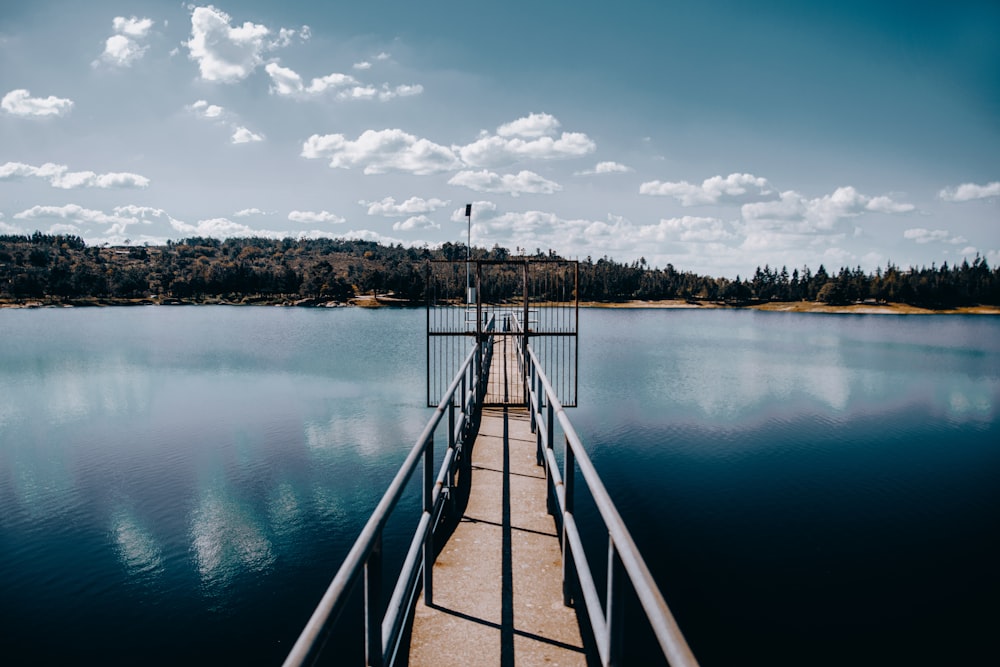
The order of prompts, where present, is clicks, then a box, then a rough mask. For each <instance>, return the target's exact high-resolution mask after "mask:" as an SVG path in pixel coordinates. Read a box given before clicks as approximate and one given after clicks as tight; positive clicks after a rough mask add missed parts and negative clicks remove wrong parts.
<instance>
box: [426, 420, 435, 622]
mask: <svg viewBox="0 0 1000 667" xmlns="http://www.w3.org/2000/svg"><path fill="white" fill-rule="evenodd" d="M433 502H434V436H433V435H432V436H431V437H430V438H429V439H428V440H427V447H426V448H425V449H424V511H425V512H427V513H428V514H430V515H431V517H432V518H433V516H434V505H433ZM433 587H434V526H433V525H431V526H430V527H429V528H428V530H427V534H426V535H425V536H424V603H425V604H426V605H427V606H428V607H429V606H431V605H432V604H434V589H433Z"/></svg>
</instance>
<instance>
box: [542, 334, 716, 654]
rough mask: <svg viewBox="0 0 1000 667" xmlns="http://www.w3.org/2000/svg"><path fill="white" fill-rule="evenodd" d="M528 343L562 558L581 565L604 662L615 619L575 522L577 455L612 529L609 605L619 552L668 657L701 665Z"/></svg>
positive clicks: (579, 574) (610, 651)
mask: <svg viewBox="0 0 1000 667" xmlns="http://www.w3.org/2000/svg"><path fill="white" fill-rule="evenodd" d="M525 349H526V350H527V354H528V358H529V362H528V363H529V369H528V373H527V375H528V384H529V388H528V396H529V399H528V400H529V409H530V410H531V412H532V423H533V425H534V426H535V427H536V432H537V434H538V441H539V448H540V452H539V454H540V457H541V445H542V444H544V446H545V460H546V468H547V470H548V475H547V476H548V477H549V481H550V485H551V487H552V493H553V494H554V495H555V496H556V499H557V502H558V504H559V511H560V513H561V515H562V519H563V522H562V523H563V534H564V536H565V539H564V549H563V562H564V563H566V562H568V561H569V562H572V564H573V567H574V568H575V569H576V570H577V572H576V574H577V579H578V581H579V584H580V587H581V589H582V593H583V596H584V599H585V603H586V604H587V607H588V611H589V612H590V613H589V614H588V615H589V616H590V619H591V624H592V630H593V631H594V635H595V639H596V640H597V642H596V643H597V646H598V651H599V653H600V657H601V661H602V662H603V663H604V664H609V663H610V662H612V659H613V658H612V654H613V649H612V646H611V643H612V636H611V635H612V629H611V628H610V626H611V625H612V623H611V614H612V610H611V609H609V610H608V612H607V616H605V613H604V610H602V609H601V605H600V598H599V596H598V593H597V589H596V587H595V585H594V582H593V575H592V574H591V572H590V568H589V566H588V565H587V558H586V554H585V553H584V551H583V543H582V541H581V540H580V535H579V531H578V530H577V528H576V521H575V520H574V518H573V511H572V509H573V508H572V503H573V500H572V479H571V475H573V472H574V471H573V469H572V466H573V462H574V460H575V462H576V465H578V466H579V469H580V474H581V476H582V478H583V480H584V482H585V483H586V485H587V487H588V489H589V491H590V494H591V496H592V497H593V499H594V503H595V505H596V506H597V510H598V513H599V514H600V515H601V519H602V520H603V521H604V525H605V527H606V528H607V531H608V536H609V550H608V554H609V555H608V558H609V563H608V572H609V582H608V596H607V597H608V603H607V606H608V607H611V606H612V602H611V600H612V597H613V595H616V594H617V595H620V594H621V591H620V590H618V591H613V590H612V586H613V585H614V582H613V581H612V580H611V579H612V573H613V569H612V568H613V562H612V561H613V559H614V558H615V557H616V556H617V557H618V558H620V560H621V564H622V567H623V568H624V570H625V573H626V574H627V575H628V577H629V579H630V581H631V583H632V588H633V589H634V590H635V592H636V595H637V597H638V598H639V602H640V604H641V605H642V609H643V611H644V612H645V614H646V618H647V619H648V620H649V623H650V626H651V627H652V629H653V632H654V634H655V635H656V639H657V642H658V643H659V645H660V649H661V650H662V651H663V655H664V657H666V659H667V661H668V662H669V663H670V665H671V666H672V667H697V665H698V662H697V660H696V659H695V657H694V654H693V653H692V652H691V649H690V647H689V646H688V644H687V640H685V639H684V635H683V634H682V633H681V630H680V627H679V626H678V625H677V621H676V620H675V619H674V616H673V614H672V613H671V612H670V608H669V607H668V606H667V603H666V600H665V599H664V597H663V594H662V593H661V592H660V589H659V587H657V585H656V582H655V581H654V580H653V577H652V575H651V574H650V572H649V568H648V567H647V566H646V562H645V560H644V559H643V558H642V555H641V554H640V553H639V549H638V548H637V547H636V545H635V542H634V541H633V539H632V535H631V534H630V533H629V531H628V528H626V526H625V522H624V521H623V520H622V518H621V515H620V514H619V513H618V510H617V508H616V507H615V505H614V502H613V501H612V500H611V496H610V495H609V494H608V492H607V489H606V488H605V487H604V482H602V481H601V478H600V476H599V475H598V474H597V470H596V469H595V468H594V464H593V463H592V462H591V461H590V457H589V456H588V454H587V451H586V449H585V448H584V446H583V443H582V441H581V440H580V436H579V435H577V433H576V429H575V428H573V424H572V423H571V422H570V420H569V417H568V415H567V414H566V412H565V410H564V408H563V406H562V404H561V403H560V402H559V398H558V396H557V395H556V392H555V390H554V389H553V388H552V385H551V383H550V382H549V379H548V377H546V375H545V372H544V370H543V369H542V365H541V364H540V363H539V361H538V357H537V356H536V355H535V351H534V349H533V348H532V347H531V344H530V343H528V344H527V345H526V346H525ZM535 381H537V383H538V386H539V388H540V390H541V391H540V392H539V391H538V389H536V386H535ZM539 393H540V394H542V396H544V398H543V397H542V396H539ZM543 406H544V407H545V408H547V409H546V410H545V412H546V413H547V415H543V413H542V408H543ZM553 419H556V420H558V421H559V424H560V426H561V427H562V431H563V435H564V438H565V443H566V452H565V456H564V464H565V474H564V475H560V474H559V466H558V464H557V463H556V459H555V454H554V451H553V446H554V443H553V442H552V439H553V429H552V426H553ZM567 551H569V553H567ZM578 564H579V565H578ZM564 584H565V582H564ZM614 606H616V607H617V606H619V605H617V604H616V605H614ZM614 613H615V614H620V613H621V609H620V608H618V609H615V610H614ZM619 618H620V617H619ZM616 631H619V632H620V630H618V629H616Z"/></svg>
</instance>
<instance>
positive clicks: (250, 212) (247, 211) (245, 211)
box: [233, 208, 267, 218]
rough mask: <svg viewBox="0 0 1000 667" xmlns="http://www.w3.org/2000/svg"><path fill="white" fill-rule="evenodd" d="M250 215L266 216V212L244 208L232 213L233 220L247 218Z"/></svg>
mask: <svg viewBox="0 0 1000 667" xmlns="http://www.w3.org/2000/svg"><path fill="white" fill-rule="evenodd" d="M251 215H267V211H262V210H261V209H259V208H244V209H240V210H239V211H236V213H233V217H234V218H247V217H250V216H251Z"/></svg>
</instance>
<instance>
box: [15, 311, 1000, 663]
mask: <svg viewBox="0 0 1000 667" xmlns="http://www.w3.org/2000/svg"><path fill="white" fill-rule="evenodd" d="M423 319H424V318H423V312H422V311H420V310H416V311H385V310H383V311H378V312H371V311H366V310H362V309H336V310H297V309H280V308H225V307H190V308H184V307H176V308H171V307H162V308H156V307H150V308H136V309H100V310H96V309H95V310H76V309H70V310H40V311H0V336H2V340H3V345H2V346H0V580H2V581H3V582H4V584H3V589H2V594H0V628H3V631H2V633H0V654H2V655H18V654H24V653H23V652H24V651H26V650H29V649H30V651H32V652H33V654H34V655H37V656H38V661H39V662H47V663H54V662H71V663H76V662H81V661H83V660H85V659H88V660H96V661H100V662H104V663H119V664H124V663H128V664H135V663H137V662H140V663H146V664H148V663H159V664H177V663H186V664H191V663H196V664H215V663H220V662H224V663H232V662H240V663H244V664H275V663H279V662H280V661H281V659H282V658H283V656H284V655H285V653H286V652H287V650H288V648H289V647H290V644H291V642H292V641H293V640H294V638H295V636H296V635H297V633H298V631H299V630H300V629H301V626H302V624H303V623H304V621H305V619H306V618H307V617H308V614H309V612H310V611H311V609H312V607H313V606H314V605H315V603H316V601H317V600H318V598H319V596H320V595H321V594H322V591H323V590H324V589H325V587H326V585H327V583H328V582H329V579H330V577H331V576H332V573H333V572H334V571H335V569H336V567H337V565H338V564H339V561H340V559H341V558H342V557H343V555H344V554H345V553H346V551H347V549H348V548H349V546H350V544H351V542H352V541H353V539H354V537H355V535H356V534H357V532H358V531H359V530H360V527H361V525H362V523H363V522H364V520H365V519H366V518H367V514H368V512H369V511H370V510H371V508H372V507H374V504H375V502H376V501H377V499H378V497H379V496H380V495H381V493H382V492H383V491H384V489H385V486H386V485H387V483H388V481H389V479H390V478H391V476H392V475H393V473H394V472H395V469H396V466H398V464H399V462H400V461H401V460H402V458H403V456H404V455H405V453H406V451H408V450H409V448H410V446H411V445H412V443H413V441H414V440H415V439H416V437H417V435H419V432H420V430H421V429H422V427H423V425H424V422H425V420H426V418H427V417H428V416H429V415H428V411H427V410H426V408H424V407H423V406H424V398H425V397H424V391H425V384H424V359H425V353H424V338H423V327H424V321H423ZM581 331H582V337H581V346H580V364H581V369H582V370H581V372H580V405H581V407H580V408H577V409H575V410H573V411H572V413H571V418H572V419H573V421H574V424H575V425H576V427H577V430H578V431H579V432H580V434H581V435H582V436H583V438H584V440H585V442H586V443H587V445H588V448H589V449H590V451H591V453H592V456H593V458H594V461H595V463H596V465H597V467H598V470H599V471H601V473H602V475H603V476H604V480H605V483H606V484H607V486H608V488H609V490H610V491H611V493H612V495H613V497H614V498H615V499H616V501H617V502H618V504H619V508H620V509H621V511H622V514H623V515H624V516H625V518H626V521H627V522H628V523H629V526H630V527H631V529H632V532H633V534H634V535H635V537H636V540H637V542H638V543H639V544H640V546H641V547H642V548H643V551H644V553H645V554H646V556H647V558H648V560H649V562H650V566H651V568H652V569H653V570H654V573H655V575H656V576H657V578H658V579H659V580H660V582H661V584H662V586H663V589H664V592H665V594H666V595H667V598H668V601H669V602H670V604H671V606H672V608H673V610H674V612H675V614H676V615H677V617H678V619H679V621H680V622H681V625H682V628H683V629H684V631H685V633H686V634H687V636H688V638H689V640H690V641H691V643H692V646H693V647H694V649H695V652H696V653H697V655H698V656H699V658H700V659H701V661H702V664H703V665H728V664H735V663H741V664H773V665H778V664H784V665H800V664H842V663H847V664H855V665H856V664H867V665H880V664H901V663H905V664H927V665H930V664H949V663H950V664H956V661H957V663H970V662H972V661H973V659H974V658H975V657H976V656H977V655H978V652H979V651H981V650H983V649H985V648H986V647H988V646H989V645H990V638H991V637H992V636H993V632H994V630H993V629H994V628H995V625H996V622H997V621H998V620H1000V618H998V614H997V612H996V611H995V609H996V604H995V600H996V598H997V594H998V593H1000V586H998V577H997V575H996V574H995V572H994V564H995V563H996V562H1000V552H998V550H997V548H996V547H995V546H993V540H991V539H990V538H991V537H992V535H993V534H994V533H995V532H996V527H997V526H998V525H1000V497H998V491H997V489H998V488H1000V487H998V484H997V480H1000V448H998V446H997V444H996V443H997V442H1000V426H998V423H1000V420H998V418H997V415H998V406H1000V321H998V320H997V319H996V318H989V317H958V316H929V317H887V316H823V315H799V314H781V313H754V312H734V311H711V312H698V311H620V310H616V311H606V310H585V311H583V312H582V313H581ZM409 509H410V508H409V507H408V506H407V505H406V504H404V506H403V508H402V511H403V512H404V514H405V513H406V512H407V511H409ZM588 512H591V513H592V509H588V506H587V503H586V502H581V504H580V513H581V514H582V515H583V516H584V517H586V516H587V513H588ZM586 523H587V525H588V526H590V527H591V532H590V534H589V535H588V539H589V540H590V541H591V542H594V543H599V541H600V539H601V538H600V535H599V532H598V531H597V530H596V529H595V528H594V526H595V525H596V522H594V521H587V522H586ZM389 541H390V547H391V545H392V541H393V539H392V538H390V540H389ZM598 551H600V550H599V549H598ZM632 649H633V650H634V651H635V654H634V655H636V656H639V657H637V658H636V660H637V661H641V660H644V657H643V656H642V650H643V649H642V644H641V642H639V641H638V640H636V641H635V642H634V643H633V644H632Z"/></svg>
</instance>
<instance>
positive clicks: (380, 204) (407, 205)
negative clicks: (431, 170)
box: [358, 197, 451, 217]
mask: <svg viewBox="0 0 1000 667" xmlns="http://www.w3.org/2000/svg"><path fill="white" fill-rule="evenodd" d="M358 203H359V204H361V205H362V206H367V207H368V215H384V216H386V217H395V216H400V215H413V214H416V213H433V212H434V211H436V210H438V209H440V208H443V207H445V206H447V205H448V204H450V203H451V202H450V201H446V200H443V199H435V198H433V197H432V198H431V199H423V198H422V197H410V198H409V199H407V200H406V201H404V202H401V203H399V204H397V203H396V200H395V198H393V197H386V198H384V199H382V201H372V202H369V201H365V200H363V199H362V200H361V201H359V202H358Z"/></svg>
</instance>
